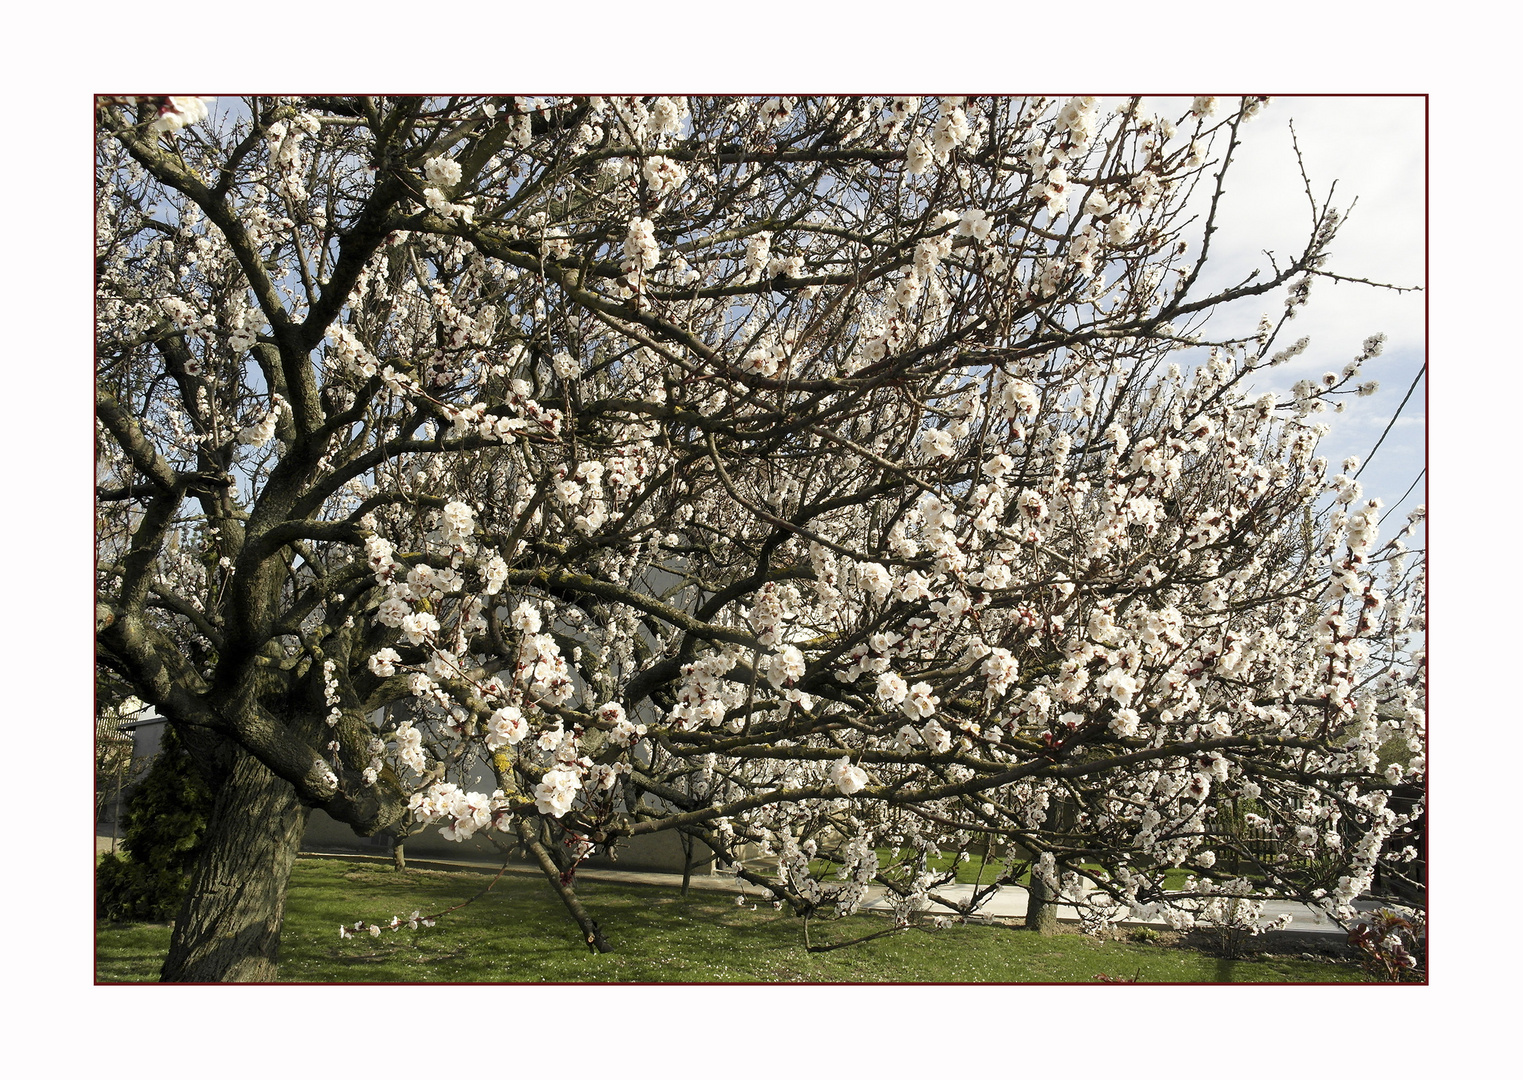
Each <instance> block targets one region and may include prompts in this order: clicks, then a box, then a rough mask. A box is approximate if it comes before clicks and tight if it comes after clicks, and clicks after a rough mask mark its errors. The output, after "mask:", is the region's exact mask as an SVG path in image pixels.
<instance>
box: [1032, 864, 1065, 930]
mask: <svg viewBox="0 0 1523 1080" xmlns="http://www.w3.org/2000/svg"><path fill="white" fill-rule="evenodd" d="M1026 929H1027V930H1034V931H1036V932H1037V933H1038V934H1056V933H1057V932H1058V905H1057V902H1056V901H1055V900H1054V898H1053V894H1052V890H1050V889H1049V888H1048V887H1047V886H1046V884H1045V883H1043V882H1042V881H1041V880H1039V879H1038V878H1037V876H1036V875H1035V874H1032V875H1031V885H1030V886H1029V887H1028V889H1027V896H1026Z"/></svg>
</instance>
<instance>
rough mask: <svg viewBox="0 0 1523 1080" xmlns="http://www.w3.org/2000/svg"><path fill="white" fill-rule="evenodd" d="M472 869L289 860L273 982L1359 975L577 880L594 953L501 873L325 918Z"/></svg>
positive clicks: (106, 951) (134, 948) (532, 879)
mask: <svg viewBox="0 0 1523 1080" xmlns="http://www.w3.org/2000/svg"><path fill="white" fill-rule="evenodd" d="M489 880H490V878H489V877H487V876H484V875H482V874H479V873H470V872H459V873H446V872H439V871H429V870H410V871H407V872H406V873H402V874H398V873H395V872H393V871H391V870H390V869H381V868H376V867H372V866H367V865H363V864H356V863H347V862H342V861H338V860H326V859H301V860H299V861H298V862H297V864H296V869H295V871H294V873H293V874H292V877H291V887H290V892H289V896H288V901H287V913H286V922H285V931H284V934H283V937H282V953H281V964H280V976H281V980H282V981H284V982H313V983H365V982H520V983H535V982H559V983H619V982H645V983H682V982H764V983H789V982H808V983H834V982H869V983H876V982H906V983H915V982H1064V983H1093V982H1095V981H1096V980H1097V979H1098V977H1100V976H1102V975H1104V976H1108V977H1110V978H1125V979H1131V978H1133V977H1137V978H1138V979H1139V980H1140V981H1142V982H1241V983H1270V982H1276V983H1278V982H1359V981H1363V980H1364V976H1363V975H1362V973H1361V972H1360V971H1359V969H1358V968H1357V967H1354V966H1352V965H1346V964H1330V963H1321V962H1315V961H1308V960H1301V959H1293V958H1279V957H1276V958H1273V959H1264V960H1238V961H1228V960H1223V959H1220V958H1218V957H1214V956H1210V955H1207V954H1205V953H1202V952H1198V951H1196V950H1193V949H1185V948H1176V947H1161V946H1158V945H1144V944H1132V943H1129V942H1121V941H1099V940H1096V939H1094V938H1090V937H1085V936H1082V935H1079V934H1067V933H1065V934H1059V935H1056V936H1053V937H1040V936H1038V935H1035V934H1031V933H1028V932H1026V931H1024V930H1020V929H1018V928H1012V927H1002V926H981V925H971V926H952V927H949V928H947V929H945V930H940V931H935V932H929V931H921V930H910V931H907V932H905V933H900V934H896V935H891V936H888V937H883V938H879V939H877V940H875V941H870V942H867V943H866V944H862V945H856V946H852V947H849V948H843V949H837V950H835V951H832V952H824V953H810V952H807V951H806V950H805V948H804V937H803V929H802V924H801V922H800V920H798V919H796V918H793V917H792V916H791V915H789V914H787V913H786V912H778V911H774V910H773V909H772V908H771V907H770V905H762V906H761V907H760V908H759V909H758V910H756V911H752V910H751V909H750V907H749V906H746V907H738V906H737V905H736V904H735V902H734V898H733V896H732V895H730V894H726V893H714V892H701V891H698V890H694V891H693V892H691V893H690V894H689V895H688V896H687V897H686V898H684V897H682V896H680V895H678V893H677V891H676V890H675V889H667V888H661V887H654V886H640V885H627V884H622V883H612V882H599V881H593V880H590V879H580V880H579V881H578V894H579V895H580V896H581V898H582V901H583V903H584V904H585V905H586V907H587V909H588V910H589V911H590V912H591V913H592V914H593V917H594V918H596V919H598V921H599V922H600V924H601V925H602V926H603V928H604V930H605V932H606V933H607V934H608V937H609V939H610V941H611V942H612V944H613V946H614V950H615V951H613V952H611V953H605V954H603V955H599V956H594V955H592V954H591V953H589V952H588V951H587V948H586V947H585V946H584V945H582V943H581V940H580V937H579V935H578V932H577V928H576V926H575V924H574V923H573V922H572V921H571V919H570V917H569V916H568V915H567V914H566V912H565V909H564V908H563V907H562V906H561V904H560V901H559V900H557V899H556V898H555V897H554V896H553V895H552V894H551V892H550V889H549V887H548V886H547V885H546V884H545V882H544V881H543V879H541V878H539V877H537V876H533V875H528V874H506V875H504V876H503V877H502V879H501V880H500V881H498V883H497V885H496V887H495V888H494V889H493V890H492V891H491V892H489V893H487V895H486V896H485V897H483V898H482V899H480V900H477V901H476V902H475V903H473V904H471V905H469V906H468V907H465V908H462V909H461V910H459V911H456V912H454V913H452V914H450V915H447V916H445V917H443V918H441V919H440V920H439V922H438V925H437V926H435V927H433V928H424V929H419V930H417V931H408V930H405V929H404V930H401V931H399V932H396V933H393V932H390V931H387V932H384V933H383V934H382V935H381V937H379V938H372V937H370V936H369V935H362V936H360V937H357V938H350V939H347V940H340V939H339V936H338V927H339V924H340V923H341V922H342V923H347V924H350V925H353V923H354V922H355V921H356V920H360V919H363V920H365V921H366V922H375V923H382V924H384V923H387V922H389V921H390V920H391V917H392V916H393V915H401V916H403V917H404V918H405V917H406V916H407V915H408V914H409V913H411V912H412V911H413V910H414V909H421V910H422V911H423V913H424V914H425V915H426V914H429V913H430V912H434V911H439V910H441V909H443V908H446V907H450V906H451V905H454V904H458V903H460V902H461V901H463V900H466V899H467V898H469V897H471V896H473V895H475V894H476V893H477V892H479V891H480V890H481V888H482V887H483V886H484V885H485V884H486V882H487V881H489ZM887 926H888V923H887V922H886V921H885V920H883V919H880V918H878V917H876V916H866V915H861V916H853V917H851V918H849V919H844V920H839V921H834V922H825V923H821V922H816V923H814V924H812V926H811V929H810V940H811V941H812V942H813V943H814V944H816V945H818V944H821V943H828V942H837V941H846V940H850V939H852V938H855V937H860V936H862V935H865V934H869V933H872V932H873V931H876V930H881V929H884V928H885V927H887ZM168 945H169V927H168V926H163V925H151V924H131V923H129V924H110V923H100V924H98V925H97V928H96V979H97V981H98V982H102V983H109V982H152V981H155V980H156V979H157V976H158V969H159V965H160V963H161V962H162V960H163V957H164V953H165V951H166V950H167V949H168Z"/></svg>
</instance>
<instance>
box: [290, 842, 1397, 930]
mask: <svg viewBox="0 0 1523 1080" xmlns="http://www.w3.org/2000/svg"><path fill="white" fill-rule="evenodd" d="M308 854H311V853H308ZM340 857H342V858H348V859H356V860H359V861H364V862H377V863H383V864H387V865H389V864H390V858H389V857H388V856H363V855H348V854H344V855H341V856H340ZM407 863H408V865H409V866H418V867H423V868H427V869H470V870H487V869H490V870H492V871H494V872H495V871H496V870H497V869H498V865H500V864H497V865H493V866H491V867H488V866H486V865H485V864H483V863H480V862H469V861H463V860H462V861H448V860H440V859H409V860H408V861H407ZM509 871H510V872H514V873H526V874H538V873H539V871H538V870H537V869H536V868H534V867H532V866H528V865H523V864H514V865H512V866H510V867H509ZM577 877H578V878H580V879H585V880H588V881H623V882H629V883H631V884H635V885H657V886H661V887H664V888H676V887H677V886H679V885H680V884H681V883H682V875H681V874H664V873H655V872H645V871H639V870H607V869H590V868H589V869H582V870H579V871H577ZM692 888H695V889H703V890H706V891H712V892H727V893H730V894H732V895H734V894H735V893H736V891H737V890H736V885H735V879H734V878H732V877H730V876H729V875H727V874H715V875H707V874H704V875H699V874H694V875H693V878H692ZM743 891H744V892H745V893H746V895H748V896H751V897H753V898H755V899H757V900H761V899H762V898H764V897H765V898H767V899H769V900H770V894H767V893H763V892H762V891H761V890H760V889H758V888H757V887H756V886H754V885H746V886H745V888H744V890H743ZM885 892H886V890H884V889H883V888H882V887H881V886H873V887H870V888H869V889H868V894H867V895H868V899H867V900H866V901H865V902H864V903H863V905H862V908H863V910H865V911H887V910H889V908H890V905H889V903H888V901H887V900H886V899H885ZM936 892H937V893H938V894H939V895H940V896H942V897H944V898H946V899H947V900H949V901H951V902H952V903H954V904H957V903H966V902H967V901H968V900H969V899H970V898H971V897H972V895H973V886H972V885H944V886H942V887H941V888H940V889H938V890H936ZM1026 900H1027V896H1026V890H1025V889H1023V888H1021V887H1020V886H1018V885H1006V886H1004V887H1002V888H1001V889H1000V890H999V891H998V892H997V893H995V894H994V896H992V897H990V898H989V900H988V901H986V902H985V904H984V905H983V907H981V908H980V909H979V915H981V916H984V917H987V918H996V919H1010V918H1016V919H1020V918H1024V917H1025V915H1026ZM1354 906H1355V907H1356V908H1357V909H1359V910H1360V911H1373V910H1375V909H1376V908H1379V907H1380V906H1381V905H1380V904H1378V903H1375V902H1374V901H1370V900H1359V901H1355V904H1354ZM937 911H941V912H945V913H946V914H949V915H950V914H955V912H956V909H955V908H952V907H944V906H935V907H933V908H932V912H933V913H935V912H937ZM1285 913H1289V914H1290V916H1291V920H1290V925H1289V926H1288V927H1286V931H1287V932H1290V933H1302V934H1336V935H1338V936H1339V937H1342V936H1343V935H1344V933H1345V931H1344V929H1343V927H1341V926H1339V925H1338V924H1337V923H1336V922H1334V921H1333V920H1332V919H1330V918H1328V916H1327V914H1326V913H1325V912H1322V911H1319V910H1317V909H1316V908H1312V907H1308V906H1307V905H1305V904H1297V903H1293V902H1291V901H1288V900H1267V901H1265V902H1264V915H1263V918H1264V920H1265V921H1268V920H1270V919H1274V918H1276V917H1277V916H1279V915H1282V914H1285ZM1058 919H1059V920H1060V921H1063V922H1072V923H1077V922H1078V921H1079V915H1078V912H1077V911H1076V910H1075V909H1074V908H1073V907H1072V906H1071V905H1068V904H1062V905H1059V907H1058ZM1122 925H1124V926H1150V927H1154V928H1157V929H1168V924H1167V923H1165V922H1164V921H1163V920H1162V919H1152V920H1147V919H1128V920H1126V921H1125V922H1124V923H1123V924H1122Z"/></svg>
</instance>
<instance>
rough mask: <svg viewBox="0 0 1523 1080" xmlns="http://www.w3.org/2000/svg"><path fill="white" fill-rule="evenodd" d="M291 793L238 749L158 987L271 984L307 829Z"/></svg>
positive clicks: (303, 814)
mask: <svg viewBox="0 0 1523 1080" xmlns="http://www.w3.org/2000/svg"><path fill="white" fill-rule="evenodd" d="M307 813H308V811H307V807H305V806H304V805H302V803H301V802H300V800H299V799H298V798H297V797H296V791H295V789H294V788H293V787H292V786H291V785H290V784H288V783H287V782H286V781H284V780H281V779H280V778H279V777H277V776H276V775H275V774H274V773H272V772H270V770H269V769H267V768H266V767H265V766H264V765H263V764H261V763H260V762H259V761H258V760H257V759H255V758H254V757H253V756H252V755H251V754H248V753H247V752H245V751H242V750H239V751H238V752H237V755H236V758H235V761H234V764H233V768H232V770H231V772H230V774H229V775H228V777H227V779H226V781H225V782H224V783H223V784H222V786H221V788H220V790H219V791H218V792H217V796H216V802H215V803H214V805H213V807H212V815H211V819H210V821H208V822H207V836H206V847H205V849H204V851H203V852H202V855H201V861H200V863H199V865H198V866H197V867H196V872H195V875H194V877H193V879H192V881H191V886H190V890H189V892H187V894H186V897H185V903H184V905H183V906H182V907H181V909H180V914H179V916H178V918H176V919H175V926H174V934H173V936H172V937H171V939H170V944H169V956H168V957H167V958H166V959H165V961H164V967H163V970H162V972H161V974H160V980H161V981H162V982H273V981H274V979H275V972H276V964H277V962H278V958H279V950H280V924H281V920H282V919H283V918H284V915H285V900H286V883H287V881H288V880H289V878H290V876H291V865H292V863H293V862H295V860H296V853H297V851H298V849H299V848H300V847H301V839H302V834H303V833H304V832H305V831H306V827H307Z"/></svg>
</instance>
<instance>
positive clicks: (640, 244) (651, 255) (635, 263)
mask: <svg viewBox="0 0 1523 1080" xmlns="http://www.w3.org/2000/svg"><path fill="white" fill-rule="evenodd" d="M660 261H661V249H660V248H659V247H657V246H656V226H655V225H654V223H652V222H651V220H650V219H649V218H639V217H637V218H632V219H631V220H630V222H629V235H628V236H627V237H625V239H624V263H623V269H624V273H626V274H628V275H630V276H631V277H638V276H639V274H640V273H641V272H642V271H645V270H650V269H653V268H654V267H655V265H656V264H657V263H658V262H660Z"/></svg>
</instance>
